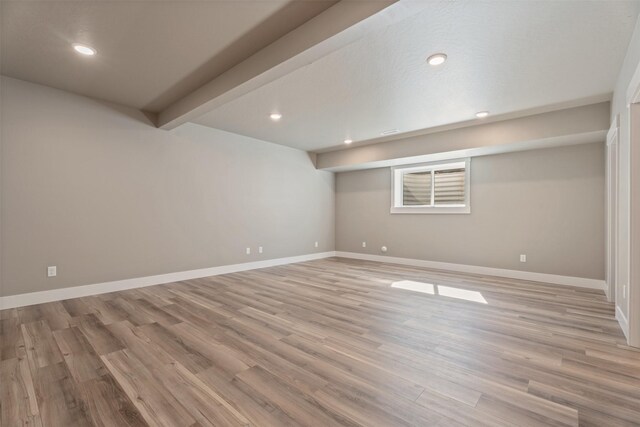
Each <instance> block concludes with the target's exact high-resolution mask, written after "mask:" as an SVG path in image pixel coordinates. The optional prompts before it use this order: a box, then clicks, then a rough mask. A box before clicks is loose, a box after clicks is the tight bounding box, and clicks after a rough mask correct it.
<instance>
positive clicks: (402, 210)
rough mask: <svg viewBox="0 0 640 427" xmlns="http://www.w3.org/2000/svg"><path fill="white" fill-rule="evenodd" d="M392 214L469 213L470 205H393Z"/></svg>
mask: <svg viewBox="0 0 640 427" xmlns="http://www.w3.org/2000/svg"><path fill="white" fill-rule="evenodd" d="M391 213H392V214H470V213H471V206H429V207H424V206H416V207H409V206H393V207H392V208H391Z"/></svg>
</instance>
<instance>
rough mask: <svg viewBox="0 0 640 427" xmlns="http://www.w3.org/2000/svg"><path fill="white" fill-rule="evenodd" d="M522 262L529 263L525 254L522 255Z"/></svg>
mask: <svg viewBox="0 0 640 427" xmlns="http://www.w3.org/2000/svg"><path fill="white" fill-rule="evenodd" d="M520 262H527V256H526V255H525V254H522V255H520Z"/></svg>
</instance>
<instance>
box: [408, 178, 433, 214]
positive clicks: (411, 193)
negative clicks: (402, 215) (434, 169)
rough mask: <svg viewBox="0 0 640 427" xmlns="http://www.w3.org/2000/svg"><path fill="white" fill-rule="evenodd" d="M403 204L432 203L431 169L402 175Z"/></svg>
mask: <svg viewBox="0 0 640 427" xmlns="http://www.w3.org/2000/svg"><path fill="white" fill-rule="evenodd" d="M402 204H403V205H404V206H419V205H430V204H431V171H429V172H415V173H405V174H404V175H402Z"/></svg>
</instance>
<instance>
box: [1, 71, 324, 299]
mask: <svg viewBox="0 0 640 427" xmlns="http://www.w3.org/2000/svg"><path fill="white" fill-rule="evenodd" d="M1 91H2V104H1V115H2V133H1V143H2V168H1V171H2V204H1V208H2V216H1V219H2V223H1V228H2V243H1V245H2V284H1V288H0V291H1V294H2V295H15V294H22V293H28V292H34V291H44V290H50V289H57V288H64V287H69V286H78V285H86V284H93V283H102V282H107V281H113V280H121V279H127V278H134V277H143V276H150V275H157V274H164V273H171V272H179V271H186V270H193V269H198V268H207V267H215V266H220V265H228V264H236V263H241V262H250V261H257V260H263V259H272V258H282V257H288V256H294V255H303V254H309V253H313V252H326V251H332V250H334V235H335V230H334V176H333V174H332V173H329V172H323V171H318V170H316V169H315V167H314V165H313V163H312V161H311V158H310V156H309V155H308V154H307V153H305V152H303V151H299V150H295V149H291V148H287V147H282V146H279V145H275V144H270V143H266V142H263V141H258V140H255V139H251V138H247V137H243V136H240V135H235V134H231V133H227V132H223V131H218V130H214V129H210V128H206V127H203V126H200V125H195V124H187V125H184V126H182V127H180V128H178V129H176V130H174V131H164V130H161V129H156V128H155V127H154V126H153V125H151V124H150V123H149V122H148V120H147V119H146V117H145V116H144V115H143V114H142V113H140V112H139V111H137V110H133V109H129V108H125V107H121V106H116V105H111V104H107V103H104V102H100V101H96V100H92V99H89V98H85V97H81V96H77V95H73V94H70V93H67V92H64V91H60V90H57V89H51V88H48V87H45V86H40V85H35V84H31V83H27V82H23V81H20V80H15V79H11V78H6V77H2V86H1ZM316 241H317V242H319V245H318V247H317V248H316V247H315V246H314V242H316ZM258 246H262V247H263V248H264V253H262V254H259V253H258ZM247 247H250V248H251V255H246V253H245V249H246V248H247ZM53 265H55V266H57V270H58V272H57V276H56V277H52V278H48V277H47V266H53Z"/></svg>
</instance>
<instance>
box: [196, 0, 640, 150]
mask: <svg viewBox="0 0 640 427" xmlns="http://www.w3.org/2000/svg"><path fill="white" fill-rule="evenodd" d="M400 3H402V1H401V2H400ZM394 7H399V5H398V4H396V5H392V6H390V7H389V8H388V9H387V10H386V11H385V13H393V8H394ZM639 8H640V3H639V2H637V1H612V2H605V1H597V2H587V1H538V0H536V1H511V2H506V1H457V2H450V1H433V2H429V3H425V7H424V8H423V11H422V12H420V13H417V14H415V15H413V16H411V17H409V18H407V19H405V20H403V21H401V22H399V23H396V24H393V25H391V26H388V27H386V28H384V29H383V30H380V31H377V32H374V33H372V34H370V35H367V36H365V37H363V38H362V39H360V40H358V41H356V42H354V43H352V44H350V45H347V46H346V47H343V48H341V49H340V50H337V51H335V52H333V53H331V54H329V55H327V56H325V57H323V58H321V59H319V60H317V61H315V62H313V63H311V64H309V65H308V66H306V67H303V68H300V69H298V70H296V71H294V72H292V73H290V74H288V75H286V76H284V77H282V78H280V79H278V80H275V81H273V82H271V83H269V84H266V85H264V86H262V87H260V88H258V89H256V90H254V91H253V92H250V93H248V94H246V95H244V96H241V97H239V98H236V99H234V100H232V101H230V102H229V103H227V104H224V105H222V106H221V107H219V108H217V109H215V110H213V111H211V112H209V113H207V114H205V115H203V116H202V117H201V118H199V119H197V120H195V122H196V123H200V124H203V125H206V126H211V127H215V128H219V129H224V130H227V131H230V132H235V133H239V134H243V135H248V136H251V137H255V138H258V139H262V140H266V141H271V142H275V143H280V144H284V145H288V146H291V147H295V148H300V149H303V150H308V151H319V150H326V149H330V148H331V147H340V148H346V146H345V145H344V144H343V143H342V141H343V140H344V139H345V138H350V139H353V140H354V141H356V142H355V143H354V144H353V145H357V144H358V141H366V140H370V139H373V138H378V137H379V136H380V134H381V132H383V131H386V130H388V129H393V128H397V129H399V130H400V131H401V132H410V131H415V130H418V129H428V128H431V127H436V126H441V125H446V124H451V123H457V122H462V121H467V120H469V119H472V118H474V114H475V113H476V112H478V111H482V110H490V111H491V114H492V115H500V114H508V113H513V112H516V111H521V110H528V109H532V108H539V107H542V106H546V105H550V104H560V103H565V102H569V101H573V100H576V99H582V98H587V97H594V96H598V95H603V94H607V93H610V92H612V90H613V87H614V84H615V81H616V78H617V75H618V72H619V70H620V66H621V64H622V61H623V59H624V55H625V53H626V49H627V45H628V42H629V39H630V36H631V33H632V32H633V28H634V25H635V22H636V18H637V15H638V11H639ZM436 52H445V53H446V54H447V55H448V56H449V59H448V61H447V62H446V63H445V64H444V65H442V66H441V67H438V68H433V67H430V66H429V65H427V64H426V62H425V59H426V57H427V56H429V55H430V54H432V53H436ZM273 111H278V112H280V113H282V115H283V118H282V120H280V121H279V122H277V123H274V122H272V121H271V120H270V119H269V114H270V113H271V112H273Z"/></svg>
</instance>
